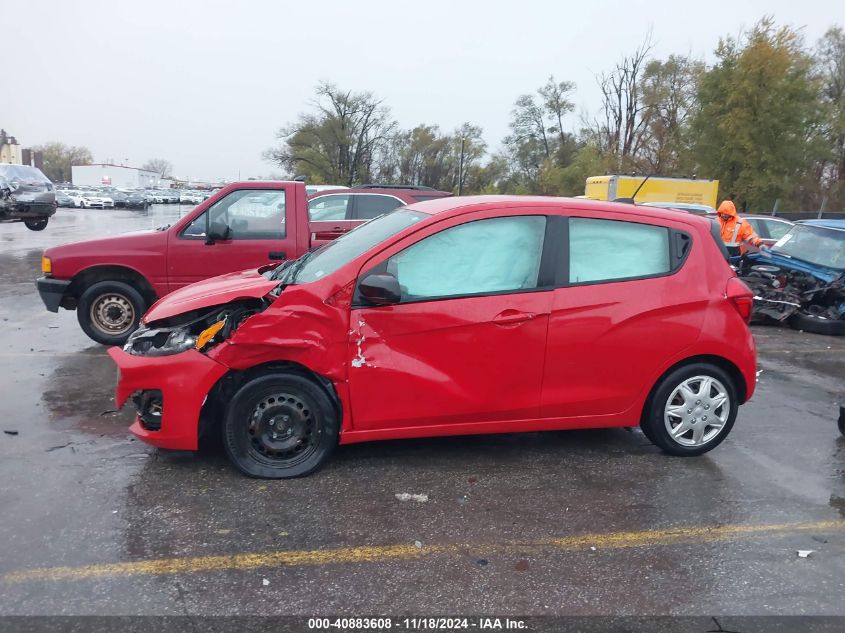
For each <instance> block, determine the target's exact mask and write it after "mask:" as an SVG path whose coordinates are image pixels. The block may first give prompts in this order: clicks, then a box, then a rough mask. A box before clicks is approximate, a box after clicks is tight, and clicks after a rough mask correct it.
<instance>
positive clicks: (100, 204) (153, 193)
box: [56, 187, 213, 209]
mask: <svg viewBox="0 0 845 633" xmlns="http://www.w3.org/2000/svg"><path fill="white" fill-rule="evenodd" d="M212 193H213V192H212V191H177V190H175V189H174V190H159V189H117V188H114V187H101V188H77V189H71V188H62V189H57V190H56V202H57V204H58V206H60V207H75V208H78V209H94V208H96V209H113V208H116V207H125V208H127V209H141V208H146V207H148V206H149V205H151V204H199V203H200V202H202V201H204V200H207V199H208V198H209V196H211V194H212Z"/></svg>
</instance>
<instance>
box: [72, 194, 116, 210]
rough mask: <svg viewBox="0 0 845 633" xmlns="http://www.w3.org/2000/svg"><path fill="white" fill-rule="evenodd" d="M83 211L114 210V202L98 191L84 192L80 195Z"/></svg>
mask: <svg viewBox="0 0 845 633" xmlns="http://www.w3.org/2000/svg"><path fill="white" fill-rule="evenodd" d="M81 203H82V204H81V205H80V206H81V207H82V208H83V209H114V200H112V199H111V198H109V197H108V195H106V194H104V193H101V192H99V191H86V192H84V193H83V194H82V200H81Z"/></svg>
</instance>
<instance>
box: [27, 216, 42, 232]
mask: <svg viewBox="0 0 845 633" xmlns="http://www.w3.org/2000/svg"><path fill="white" fill-rule="evenodd" d="M23 223H24V224H25V225H26V228H28V229H29V230H30V231H43V230H44V229H46V228H47V218H26V219H25V220H24V221H23Z"/></svg>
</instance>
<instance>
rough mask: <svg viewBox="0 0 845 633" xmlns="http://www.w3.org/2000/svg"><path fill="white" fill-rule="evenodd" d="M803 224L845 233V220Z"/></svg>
mask: <svg viewBox="0 0 845 633" xmlns="http://www.w3.org/2000/svg"><path fill="white" fill-rule="evenodd" d="M801 224H809V225H810V226H823V227H824V228H826V229H839V230H840V231H845V220H824V219H822V220H802V221H801Z"/></svg>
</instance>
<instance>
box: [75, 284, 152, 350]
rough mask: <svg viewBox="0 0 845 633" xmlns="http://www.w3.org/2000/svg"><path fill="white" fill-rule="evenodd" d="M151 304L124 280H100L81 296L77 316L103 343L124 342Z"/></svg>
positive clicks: (93, 337)
mask: <svg viewBox="0 0 845 633" xmlns="http://www.w3.org/2000/svg"><path fill="white" fill-rule="evenodd" d="M146 309H147V304H146V302H145V301H144V298H143V297H142V296H141V293H139V292H138V291H137V290H135V288H133V287H132V286H130V285H129V284H127V283H124V282H122V281H100V282H98V283H95V284H94V285H92V286H91V287H90V288H88V289H87V290H86V291H85V292H84V293H82V296H81V297H80V298H79V304H78V305H77V308H76V318H77V319H78V321H79V325H80V326H82V329H83V331H84V332H85V333H86V334H87V335H88V336H89V337H90V338H92V339H93V340H95V341H97V342H98V343H101V344H103V345H123V344H124V343H125V342H126V339H128V338H129V335H130V334H132V332H134V331H135V330H136V329H138V323H139V322H140V320H141V317H142V316H143V314H144V312H145V311H146Z"/></svg>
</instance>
